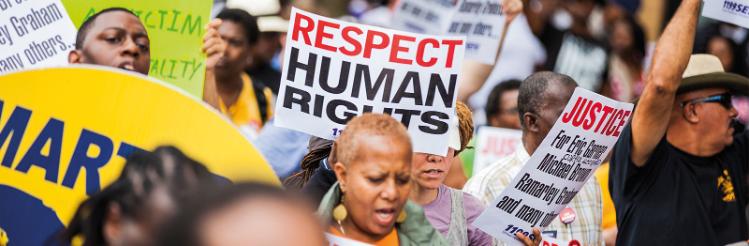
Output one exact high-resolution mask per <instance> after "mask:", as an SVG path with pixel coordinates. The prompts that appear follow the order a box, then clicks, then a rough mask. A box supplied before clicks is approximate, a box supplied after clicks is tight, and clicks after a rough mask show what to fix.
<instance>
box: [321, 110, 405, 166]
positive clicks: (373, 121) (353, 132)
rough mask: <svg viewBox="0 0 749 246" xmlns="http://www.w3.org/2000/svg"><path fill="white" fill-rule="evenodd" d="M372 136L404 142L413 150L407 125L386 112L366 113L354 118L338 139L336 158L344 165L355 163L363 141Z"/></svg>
mask: <svg viewBox="0 0 749 246" xmlns="http://www.w3.org/2000/svg"><path fill="white" fill-rule="evenodd" d="M372 137H382V138H387V139H390V140H392V141H393V142H396V143H403V144H404V145H406V146H407V148H408V152H411V148H412V147H411V138H410V137H409V136H408V131H407V130H406V127H404V126H403V124H401V123H400V122H398V121H397V120H395V119H393V117H391V116H388V115H384V114H372V113H366V114H363V115H360V116H357V117H356V118H354V119H352V120H351V121H349V122H348V124H347V125H346V129H345V130H344V131H343V133H342V134H341V136H340V137H339V138H338V140H336V148H335V149H336V158H337V160H338V161H339V162H341V163H343V164H344V165H348V164H349V163H353V162H354V161H355V160H356V159H357V158H359V157H360V154H361V153H362V152H363V151H364V150H362V151H360V149H359V148H360V147H362V145H363V142H365V141H369V140H370V139H371V138H372Z"/></svg>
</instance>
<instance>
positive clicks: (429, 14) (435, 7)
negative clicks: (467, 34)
mask: <svg viewBox="0 0 749 246" xmlns="http://www.w3.org/2000/svg"><path fill="white" fill-rule="evenodd" d="M456 7H457V5H456V0H401V1H399V2H398V4H397V5H396V6H395V13H394V14H393V20H392V22H391V24H390V27H392V28H393V29H397V30H401V31H407V32H413V33H423V34H434V35H442V34H444V33H445V30H447V28H448V27H449V26H450V22H451V19H452V16H453V15H454V14H455V13H456V9H457V8H456Z"/></svg>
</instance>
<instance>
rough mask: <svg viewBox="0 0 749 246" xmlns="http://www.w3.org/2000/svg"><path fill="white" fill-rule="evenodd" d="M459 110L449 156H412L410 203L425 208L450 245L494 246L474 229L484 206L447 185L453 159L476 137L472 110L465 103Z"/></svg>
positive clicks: (452, 130) (422, 154)
mask: <svg viewBox="0 0 749 246" xmlns="http://www.w3.org/2000/svg"><path fill="white" fill-rule="evenodd" d="M456 106H457V107H456V109H457V111H458V112H459V113H458V118H459V119H457V120H454V121H453V124H452V125H451V127H450V128H451V129H450V141H449V147H448V152H447V156H439V155H432V154H426V153H419V152H416V153H414V155H413V159H412V160H413V162H412V166H411V179H412V180H413V181H414V185H413V186H412V187H413V189H412V190H411V195H410V196H411V200H412V201H414V202H416V203H417V204H419V205H421V206H422V207H424V213H425V214H426V216H427V219H428V220H429V222H431V223H432V225H433V226H434V227H435V228H436V229H437V230H438V231H439V232H440V233H442V235H443V236H445V238H446V239H447V242H448V243H449V245H492V238H491V236H489V235H488V234H486V233H485V232H483V231H481V230H479V229H478V228H476V227H475V226H473V225H472V224H473V221H474V220H475V219H476V218H477V217H478V216H479V215H480V214H481V212H483V211H484V205H483V204H482V203H481V202H480V201H479V200H478V199H476V198H475V197H473V196H471V195H470V194H468V193H464V192H462V191H460V190H456V189H453V188H450V187H448V186H446V185H445V184H444V182H445V179H446V178H447V176H448V174H449V172H448V171H449V169H450V166H451V163H452V160H453V158H454V156H456V155H457V154H458V153H460V151H462V150H463V149H465V147H466V146H467V145H468V142H469V141H470V139H471V137H473V125H472V119H471V114H470V109H468V106H466V105H465V104H462V103H459V104H458V105H456ZM461 112H465V113H461ZM464 136H465V137H464Z"/></svg>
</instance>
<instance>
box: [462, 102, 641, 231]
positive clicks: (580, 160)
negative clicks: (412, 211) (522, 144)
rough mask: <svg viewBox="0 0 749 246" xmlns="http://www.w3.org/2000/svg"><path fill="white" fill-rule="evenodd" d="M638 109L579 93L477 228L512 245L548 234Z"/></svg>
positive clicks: (479, 219)
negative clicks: (523, 238)
mask: <svg viewBox="0 0 749 246" xmlns="http://www.w3.org/2000/svg"><path fill="white" fill-rule="evenodd" d="M632 108H633V105H632V104H631V103H623V102H617V101H614V100H612V99H609V98H606V97H604V96H601V95H598V94H595V93H593V92H591V91H588V90H585V89H583V88H580V87H578V88H577V89H576V90H575V93H574V94H573V95H572V97H571V98H570V101H569V103H567V106H566V107H565V109H564V111H562V114H561V116H560V117H559V119H557V121H556V123H555V124H554V126H553V127H552V128H551V130H550V131H549V134H548V135H546V138H544V140H543V141H542V142H541V145H539V146H538V148H537V149H536V151H535V152H534V153H533V155H531V158H530V159H529V160H528V162H527V163H526V164H525V166H524V167H523V169H522V170H521V171H520V172H519V173H518V175H517V176H515V178H514V179H513V180H512V182H510V184H509V185H508V186H507V188H506V189H505V190H503V191H502V193H501V194H500V195H499V196H498V197H497V198H496V199H495V200H494V202H493V203H492V204H491V206H487V207H486V210H484V212H483V213H482V214H481V215H480V216H479V217H478V218H477V219H476V221H475V222H474V225H476V227H478V228H479V229H481V230H483V231H485V232H487V233H488V234H490V235H492V236H494V237H496V238H498V239H500V240H502V241H503V242H505V243H507V244H508V245H522V243H520V241H518V240H517V239H516V237H515V233H516V232H520V233H523V234H526V235H528V236H531V237H532V229H531V228H533V227H539V228H541V231H543V229H544V228H546V227H547V226H548V225H549V224H550V223H551V222H552V220H554V219H555V218H556V217H557V215H559V212H560V211H561V210H562V209H564V208H565V207H566V206H567V204H568V203H569V202H570V201H571V200H572V198H573V197H574V196H575V195H576V194H577V192H578V191H579V190H580V189H581V188H582V186H583V185H584V184H585V182H586V181H587V180H588V179H589V178H590V177H592V176H593V175H594V173H595V169H596V168H598V166H599V165H600V164H601V162H603V160H604V159H605V158H606V156H607V155H608V153H609V151H610V150H611V148H612V147H613V146H614V144H615V143H616V141H617V139H619V135H620V134H621V131H623V130H624V127H625V125H626V124H627V122H628V121H629V119H630V115H631V113H632Z"/></svg>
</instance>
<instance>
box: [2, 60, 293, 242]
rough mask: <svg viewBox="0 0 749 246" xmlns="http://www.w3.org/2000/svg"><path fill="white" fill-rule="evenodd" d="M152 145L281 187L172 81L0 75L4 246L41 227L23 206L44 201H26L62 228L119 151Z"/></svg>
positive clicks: (80, 74)
mask: <svg viewBox="0 0 749 246" xmlns="http://www.w3.org/2000/svg"><path fill="white" fill-rule="evenodd" d="M159 145H174V146H176V147H178V148H180V149H181V150H182V151H184V152H185V153H186V154H187V155H188V156H190V157H192V158H194V159H196V160H198V161H200V162H202V163H204V164H205V165H206V166H207V167H208V168H209V169H210V170H211V171H212V172H213V173H215V174H217V175H220V176H223V177H225V178H227V179H229V180H232V181H240V180H255V181H261V182H267V183H272V184H279V183H280V182H279V181H278V178H276V176H275V174H274V173H273V171H272V169H271V168H270V166H269V165H268V164H267V163H266V161H265V160H264V159H263V157H262V156H261V155H260V154H259V152H257V151H256V150H255V148H254V147H253V146H252V144H251V143H250V142H249V141H248V140H247V139H246V138H245V137H243V136H242V134H241V133H240V132H239V130H238V129H237V128H236V127H235V126H233V125H232V124H231V122H229V121H228V120H227V119H226V118H225V117H223V116H221V115H220V113H218V112H217V111H215V110H213V109H211V108H210V107H209V106H207V105H206V104H204V103H202V102H200V101H197V100H195V99H193V97H191V96H188V95H187V94H186V93H185V92H183V91H181V90H178V89H176V88H175V87H174V86H172V85H169V84H166V83H163V82H160V81H158V80H156V79H153V78H148V77H145V76H141V75H138V74H134V73H129V72H123V71H119V70H115V69H110V68H104V67H91V66H76V67H68V68H53V69H41V70H31V71H24V72H18V73H12V74H8V75H5V76H1V77H0V210H4V211H0V228H2V229H4V230H5V231H6V232H7V233H8V238H9V239H10V243H11V244H14V234H19V233H20V234H26V233H31V234H30V235H36V236H37V237H43V236H45V235H40V234H39V233H41V234H44V233H43V232H28V231H26V232H19V231H24V230H27V229H23V228H26V227H28V226H26V227H24V226H25V225H32V227H30V228H33V227H36V228H37V229H38V228H40V226H42V225H44V224H45V223H47V222H46V221H33V220H34V218H44V219H39V220H49V218H45V216H36V214H34V213H35V211H37V210H34V209H32V208H28V209H27V208H26V207H30V206H29V205H28V204H22V203H28V202H30V203H32V204H33V203H35V202H34V201H28V200H34V199H38V200H39V201H41V203H43V204H33V205H35V206H37V207H42V208H43V207H47V208H49V209H50V210H51V211H53V212H54V214H56V217H57V218H56V219H59V220H58V221H52V222H49V223H58V224H59V223H63V224H66V223H68V222H69V220H70V219H71V217H72V215H73V213H74V212H75V209H76V208H77V206H78V204H79V203H80V202H81V201H82V200H83V199H85V198H86V197H87V195H88V194H93V193H94V192H96V191H99V190H101V188H102V187H104V186H106V185H107V184H109V183H111V182H112V181H113V180H114V179H115V178H116V177H117V176H118V175H119V173H120V171H121V169H122V167H123V165H124V163H125V159H124V158H123V157H122V156H126V155H127V154H128V153H130V152H132V151H133V150H134V149H136V148H140V149H145V150H152V149H154V148H155V147H157V146H159ZM19 194H20V196H21V197H26V195H28V196H30V197H31V198H34V199H25V200H26V201H20V200H24V199H18V198H17V197H19ZM14 203H18V204H14ZM3 204H4V205H3ZM41 205H43V206H41ZM31 207H33V206H31ZM24 213H25V214H24ZM46 217H49V216H46ZM22 219H23V220H24V221H18V220H22ZM29 220H32V221H29ZM19 236H20V237H23V236H21V235H19ZM15 242H16V243H19V242H20V241H15Z"/></svg>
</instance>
